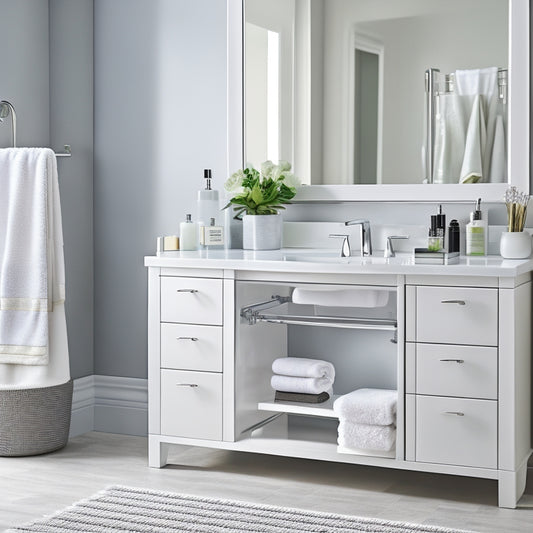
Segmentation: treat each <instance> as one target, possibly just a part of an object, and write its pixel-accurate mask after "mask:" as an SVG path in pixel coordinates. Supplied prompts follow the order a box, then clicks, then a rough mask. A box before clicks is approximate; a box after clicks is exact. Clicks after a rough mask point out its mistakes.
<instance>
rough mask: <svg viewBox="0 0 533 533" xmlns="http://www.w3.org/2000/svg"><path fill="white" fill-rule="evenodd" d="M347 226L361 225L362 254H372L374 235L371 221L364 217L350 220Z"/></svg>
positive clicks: (346, 223)
mask: <svg viewBox="0 0 533 533" xmlns="http://www.w3.org/2000/svg"><path fill="white" fill-rule="evenodd" d="M344 225H345V226H356V225H360V226H361V233H360V235H361V256H365V255H372V236H371V235H370V222H369V221H368V220H364V219H362V218H358V219H355V220H348V221H347V222H345V223H344Z"/></svg>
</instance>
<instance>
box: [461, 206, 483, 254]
mask: <svg viewBox="0 0 533 533" xmlns="http://www.w3.org/2000/svg"><path fill="white" fill-rule="evenodd" d="M487 243H488V227H487V220H486V219H485V218H483V214H482V213H481V198H478V200H477V202H476V205H475V208H474V211H473V212H472V213H470V222H469V223H468V224H467V225H466V255H487Z"/></svg>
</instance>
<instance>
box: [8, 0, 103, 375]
mask: <svg viewBox="0 0 533 533" xmlns="http://www.w3.org/2000/svg"><path fill="white" fill-rule="evenodd" d="M0 13H2V22H3V24H2V31H0V50H3V51H4V53H3V54H2V74H1V76H0V99H2V100H8V101H10V102H11V103H12V104H13V105H14V106H15V109H16V112H17V119H18V120H17V122H18V145H19V146H49V147H51V148H53V149H54V150H56V151H63V145H64V144H71V145H72V150H73V157H72V158H71V159H60V160H59V162H58V169H59V180H60V191H61V203H62V213H63V232H64V243H65V264H66V284H67V287H66V294H67V302H66V311H67V325H68V334H69V350H70V363H71V365H70V366H71V375H72V377H74V378H77V377H81V376H85V375H89V374H92V373H93V304H92V294H93V240H92V211H93V202H92V137H93V129H92V73H93V68H92V0H49V1H48V0H17V1H16V2H14V1H13V0H0ZM10 135H11V128H10V123H9V121H8V120H6V121H5V122H4V123H2V124H0V146H9V145H10V142H11V137H10Z"/></svg>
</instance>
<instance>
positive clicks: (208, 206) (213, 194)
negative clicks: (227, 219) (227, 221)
mask: <svg viewBox="0 0 533 533" xmlns="http://www.w3.org/2000/svg"><path fill="white" fill-rule="evenodd" d="M204 179H205V189H201V190H199V191H198V203H197V206H198V216H197V219H198V225H199V226H200V227H202V226H209V222H210V220H211V219H212V218H214V219H215V224H216V225H217V226H221V225H222V224H221V222H222V220H221V212H220V205H219V200H218V191H216V190H214V189H213V188H212V186H211V169H210V168H206V169H204Z"/></svg>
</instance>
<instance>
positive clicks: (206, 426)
mask: <svg viewBox="0 0 533 533" xmlns="http://www.w3.org/2000/svg"><path fill="white" fill-rule="evenodd" d="M232 252H233V254H234V255H233V257H227V256H224V255H223V252H220V258H217V256H216V254H211V257H210V258H205V257H202V255H201V253H198V254H196V255H195V254H194V253H189V254H188V255H184V256H180V255H179V254H176V255H175V256H174V257H172V256H170V257H150V258H146V264H147V266H149V319H148V332H149V334H148V340H149V344H148V352H149V353H148V371H149V373H148V383H149V464H150V466H153V467H161V466H164V465H165V464H166V462H167V452H168V448H169V446H170V445H193V446H204V447H212V448H219V449H227V450H236V451H247V452H256V453H266V454H273V455H283V456H289V457H303V458H310V459H320V460H326V461H335V462H343V463H352V464H364V465H371V466H377V467H389V468H397V469H406V470H418V471H425V472H435V473H445V474H455V475H462V476H471V477H481V478H488V479H495V480H497V481H498V488H499V505H500V506H504V507H511V508H512V507H515V506H516V502H517V501H518V499H519V498H520V497H521V495H522V493H523V490H524V487H525V481H526V474H527V461H528V458H529V455H530V453H531V448H530V446H531V434H530V427H531V426H530V424H531V319H532V316H531V270H532V269H533V261H524V262H518V263H509V262H506V263H504V262H503V261H501V260H494V261H492V263H491V262H490V260H481V261H480V262H479V263H474V262H472V261H470V260H468V261H466V260H464V261H462V263H461V264H460V265H454V266H452V267H446V266H443V267H435V266H433V265H431V266H426V265H413V264H412V263H411V262H405V263H402V262H401V261H400V260H398V261H397V262H390V264H385V265H384V263H383V262H382V261H381V262H377V261H376V265H378V266H377V267H376V268H373V267H372V264H371V263H368V262H363V261H361V264H355V263H354V264H339V265H335V264H325V263H324V264H321V263H316V264H315V263H311V262H306V263H304V262H302V263H298V262H296V261H292V262H288V261H284V260H283V254H282V253H278V255H276V254H275V253H272V256H269V255H268V254H264V258H263V259H257V258H250V257H248V256H247V254H246V252H242V251H241V252H237V251H232ZM239 254H240V255H239ZM280 254H281V255H280ZM509 265H511V266H509ZM517 265H518V266H517ZM451 273H453V274H451ZM295 287H304V288H311V289H315V288H320V289H321V290H324V289H328V288H331V287H333V288H336V289H341V290H343V289H344V288H350V289H353V288H361V287H364V288H365V290H368V288H371V289H372V290H377V291H384V292H387V293H388V296H387V298H386V300H387V301H388V303H387V304H386V306H384V307H381V308H374V309H366V310H364V309H359V310H355V311H353V313H352V316H354V317H356V318H355V321H356V322H357V320H358V318H357V317H359V318H361V317H364V318H363V319H362V320H363V321H365V320H366V321H369V322H368V323H369V324H371V327H370V328H368V327H366V326H363V327H362V329H358V328H359V325H356V326H355V327H354V328H353V329H349V326H350V324H351V325H353V324H352V323H351V321H352V319H351V318H346V316H345V313H346V311H345V310H344V311H342V310H341V311H340V310H338V309H337V311H335V310H334V309H333V308H330V309H324V308H323V307H320V308H319V309H312V308H313V307H314V306H308V307H310V308H309V309H307V310H306V307H305V306H301V305H298V304H295V303H293V302H291V298H290V295H291V293H292V291H293V290H294V289H295ZM277 300H279V302H278V301H277ZM265 304H266V305H265ZM273 306H274V307H275V308H274V309H272V307H273ZM317 307H318V306H317ZM258 309H259V310H260V312H259V313H256V312H255V311H256V310H258ZM252 311H253V312H252ZM309 311H311V315H312V316H309V315H307V317H306V313H308V312H309ZM283 313H287V315H286V316H284V315H283ZM336 313H340V314H337V315H336ZM324 314H329V315H333V316H329V318H328V317H326V318H327V319H328V320H330V322H329V323H327V324H324V323H322V324H320V325H321V326H322V327H318V328H317V327H313V326H316V324H314V322H315V321H316V320H319V321H323V319H324V317H323V316H321V315H324ZM258 317H259V319H258V320H256V319H257V318H258ZM256 322H257V323H256ZM367 325H368V324H367ZM324 326H326V327H324ZM347 326H348V329H347ZM335 328H337V329H335ZM365 328H366V329H365ZM372 328H374V329H372ZM328 335H330V337H329V338H330V339H334V341H333V342H332V343H331V345H330V343H329V341H328V340H327V339H328ZM337 341H338V343H340V344H338V343H337ZM391 341H392V342H391ZM343 343H344V344H343ZM333 345H334V346H333ZM339 346H341V349H339ZM342 346H344V347H345V348H342ZM346 346H347V349H346ZM330 347H331V349H329V348H330ZM314 349H316V353H313V354H312V356H315V357H316V358H324V359H329V360H330V361H331V362H333V363H334V364H335V366H336V368H337V370H338V379H337V380H336V382H335V385H334V394H346V393H348V392H350V391H351V390H354V389H357V388H361V387H365V386H370V387H376V388H394V387H396V389H397V391H398V413H397V440H396V447H395V449H394V450H393V452H391V453H383V454H376V453H371V452H369V453H366V452H365V451H353V450H352V451H350V450H348V453H346V451H347V450H345V449H341V448H339V447H338V446H337V442H336V440H337V424H338V420H337V419H336V416H335V414H334V412H333V410H332V402H331V400H330V401H329V402H327V403H325V404H320V405H314V406H311V405H306V404H293V405H288V404H285V405H284V404H283V403H279V402H274V401H273V398H274V393H273V391H272V389H271V388H270V375H271V364H272V361H273V360H274V359H275V358H277V357H284V356H297V357H305V356H306V355H308V353H309V352H311V351H312V350H314ZM343 349H344V350H345V351H343ZM321 355H324V357H321ZM302 415H304V416H302Z"/></svg>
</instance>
